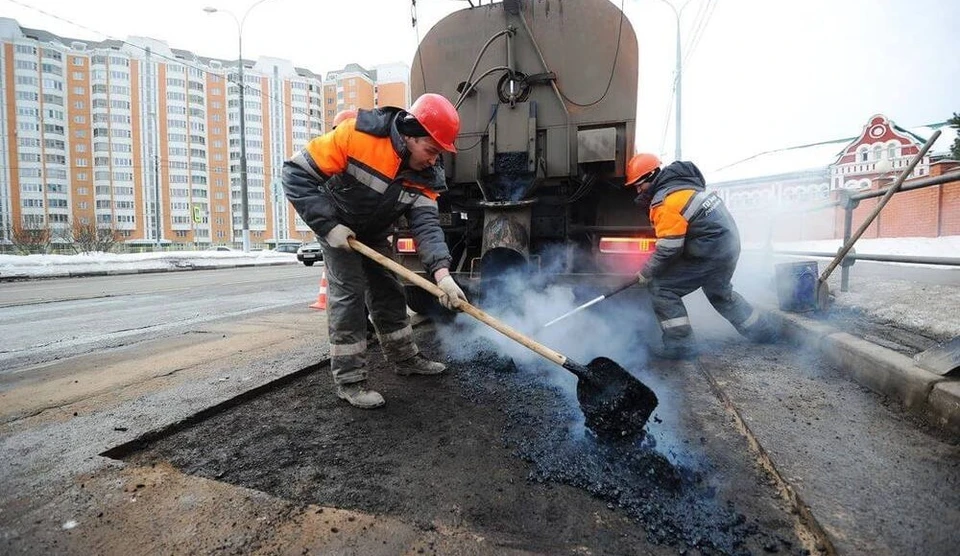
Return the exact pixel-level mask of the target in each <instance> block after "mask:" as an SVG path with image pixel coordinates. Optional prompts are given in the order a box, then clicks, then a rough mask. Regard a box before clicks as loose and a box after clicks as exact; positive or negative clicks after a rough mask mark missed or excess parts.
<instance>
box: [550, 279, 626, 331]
mask: <svg viewBox="0 0 960 556" xmlns="http://www.w3.org/2000/svg"><path fill="white" fill-rule="evenodd" d="M636 283H637V279H636V278H632V279H631V280H630V281H629V282H627V283H626V284H623V285H622V286H617V288H616V289H615V290H611V291H608V292H607V293H605V294H603V295H601V296H597V297H594V298H593V299H591V300H590V301H587V302H586V303H584V304H583V305H581V306H579V307H577V308H576V309H574V310H572V311H569V312H566V313H564V314H562V315H560V316H559V317H557V318H555V319H553V320H552V321H550V322H548V323H547V324H544V325H543V326H541V327H540V330H543V329H544V328H546V327H548V326H550V325H552V324H556V323H558V322H560V321H562V320H563V319H565V318H567V317H569V316H570V315H574V314H576V313H579V312H580V311H582V310H584V309H586V308H587V307H590V306H591V305H595V304H597V303H600V302H601V301H603V300H604V299H606V298H608V297H613V296H615V295H617V294H618V293H620V292H622V291H623V290H625V289H627V288H629V287H630V286H633V285H635V284H636ZM540 330H538V332H539V331H540Z"/></svg>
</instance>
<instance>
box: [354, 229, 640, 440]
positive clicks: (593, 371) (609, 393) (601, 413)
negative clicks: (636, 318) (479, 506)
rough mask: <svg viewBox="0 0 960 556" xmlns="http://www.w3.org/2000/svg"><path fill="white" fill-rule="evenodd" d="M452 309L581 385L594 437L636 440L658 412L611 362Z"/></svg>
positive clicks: (409, 275)
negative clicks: (580, 356) (583, 357)
mask: <svg viewBox="0 0 960 556" xmlns="http://www.w3.org/2000/svg"><path fill="white" fill-rule="evenodd" d="M347 241H348V242H349V243H350V247H352V248H353V250H354V251H356V252H358V253H360V254H361V255H363V256H365V257H368V258H370V259H372V260H373V261H374V262H376V263H378V264H380V265H381V266H383V267H385V268H387V269H389V270H392V271H393V272H395V273H397V274H398V275H400V276H401V277H403V278H405V279H407V280H409V281H410V282H413V283H414V284H416V285H417V286H419V287H421V288H423V289H424V290H426V291H428V292H429V293H431V294H432V295H434V296H436V297H438V298H439V297H442V296H443V295H444V294H443V291H442V290H441V289H440V288H439V287H438V286H437V285H436V284H434V283H433V282H430V281H428V280H427V279H425V278H423V277H422V276H419V275H417V274H416V273H415V272H413V271H411V270H409V269H407V268H405V267H403V266H402V265H401V264H399V263H397V262H396V261H394V260H392V259H390V258H388V257H385V256H383V255H381V254H380V253H377V252H376V251H374V250H373V249H371V248H369V247H367V246H366V245H364V244H363V243H360V242H359V241H357V240H356V239H354V238H349V239H348V240H347ZM454 303H455V305H456V308H457V309H459V310H460V311H463V312H464V313H467V314H468V315H470V316H472V317H474V318H475V319H477V320H479V321H480V322H482V323H484V324H486V325H487V326H490V327H491V328H493V329H494V330H496V331H498V332H500V333H501V334H503V335H504V336H506V337H508V338H510V339H511V340H514V341H515V342H517V343H519V344H521V345H523V346H524V347H526V348H528V349H530V350H532V351H534V352H536V353H538V354H539V355H541V356H543V357H545V358H546V359H549V360H550V361H553V362H554V363H556V364H557V365H560V366H561V367H563V368H564V369H566V370H568V371H570V372H571V373H573V374H574V375H576V376H577V378H578V379H579V380H578V381H577V401H579V402H580V409H581V410H582V411H583V415H584V420H585V424H586V426H587V428H589V429H590V430H591V431H593V432H594V433H595V434H596V435H597V436H598V437H601V438H605V439H617V438H623V437H628V436H634V435H637V434H639V433H641V432H642V431H643V427H644V425H645V424H646V423H647V419H649V418H650V415H651V414H652V413H653V410H654V409H655V408H656V407H657V395H656V394H654V393H653V390H651V389H650V388H648V387H647V385H645V384H644V383H642V382H640V381H639V380H637V379H636V378H635V377H634V376H633V375H631V374H630V373H628V372H627V370H626V369H624V368H623V367H621V366H620V365H618V364H617V363H616V362H615V361H613V360H611V359H607V358H606V357H597V358H596V359H594V360H593V361H591V362H590V363H589V364H587V365H582V364H580V363H577V362H576V361H574V360H572V359H570V358H569V357H566V356H565V355H563V354H561V353H559V352H556V351H554V350H552V349H550V348H548V347H547V346H544V345H542V344H540V343H538V342H536V341H534V340H533V339H531V338H528V337H526V336H524V335H523V334H521V333H519V332H517V331H516V330H514V329H513V328H511V327H509V326H507V325H506V324H504V323H502V322H500V321H498V320H497V319H495V318H493V317H492V316H490V315H488V314H487V313H485V312H484V311H482V310H481V309H478V308H477V307H474V306H473V305H471V304H470V303H467V302H466V301H462V300H454Z"/></svg>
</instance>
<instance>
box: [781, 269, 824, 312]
mask: <svg viewBox="0 0 960 556" xmlns="http://www.w3.org/2000/svg"><path fill="white" fill-rule="evenodd" d="M775 268H776V276H777V298H778V299H779V301H780V309H781V310H783V311H790V312H793V313H805V312H808V311H815V310H816V309H817V279H818V278H819V276H820V271H819V270H818V269H817V261H800V262H795V263H781V264H778V265H776V267H775Z"/></svg>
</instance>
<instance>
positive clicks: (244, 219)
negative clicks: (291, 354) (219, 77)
mask: <svg viewBox="0 0 960 556" xmlns="http://www.w3.org/2000/svg"><path fill="white" fill-rule="evenodd" d="M266 1H267V0H260V1H259V2H257V3H255V4H253V5H252V6H250V7H249V8H247V11H245V12H244V13H243V17H241V18H237V16H236V14H234V13H233V12H231V11H229V10H221V9H218V8H214V7H211V6H207V7H205V8H203V11H205V12H207V13H208V14H214V13H217V12H220V13H225V14H227V15H229V16H230V17H232V18H233V20H234V22H236V24H237V72H238V77H239V80H240V221H241V226H242V227H243V232H242V233H243V252H244V253H249V252H250V202H249V195H248V189H247V119H246V114H245V112H244V110H245V106H244V104H245V103H244V97H243V93H244V90H245V89H246V88H247V84H246V83H245V82H244V80H243V24H244V22H245V21H246V20H247V16H248V15H249V14H250V11H251V10H252V9H254V8H256V7H257V6H259V5H260V4H263V3H264V2H266Z"/></svg>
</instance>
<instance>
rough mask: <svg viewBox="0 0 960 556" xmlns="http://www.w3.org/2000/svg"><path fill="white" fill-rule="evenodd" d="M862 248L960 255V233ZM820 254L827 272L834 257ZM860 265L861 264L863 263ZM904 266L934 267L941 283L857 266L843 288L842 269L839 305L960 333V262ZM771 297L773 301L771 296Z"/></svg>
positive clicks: (780, 246) (803, 246)
mask: <svg viewBox="0 0 960 556" xmlns="http://www.w3.org/2000/svg"><path fill="white" fill-rule="evenodd" d="M763 247H764V246H763V245H760V244H745V245H744V249H745V250H747V249H754V250H756V251H760V250H762V248H763ZM840 247H842V242H841V241H840V240H839V239H836V240H820V241H803V242H790V243H774V244H773V250H774V251H805V252H816V253H836V252H837V250H838V249H840ZM856 252H857V253H859V254H871V255H908V256H910V255H912V256H922V257H948V258H954V257H955V258H957V259H960V236H946V237H939V238H928V237H914V238H880V239H861V240H859V241H858V242H857V243H856ZM803 258H804V259H815V260H818V262H819V267H820V271H821V272H822V271H823V270H824V269H825V268H826V266H827V264H829V261H830V259H828V258H818V257H810V256H804V257H803ZM858 264H860V263H858ZM897 267H899V268H903V267H909V268H910V269H911V270H912V271H921V270H922V269H929V271H930V272H931V273H938V276H940V277H941V279H940V281H939V282H940V283H918V282H917V281H915V280H911V279H909V277H908V276H906V274H907V273H906V272H905V273H904V274H905V275H904V276H903V277H902V278H901V277H897V276H891V277H883V278H878V277H877V276H876V274H875V273H871V272H866V271H860V270H859V269H858V267H857V266H856V265H855V266H854V267H853V268H852V269H851V272H850V285H849V286H850V287H849V291H846V292H842V291H840V277H841V272H840V269H839V268H838V269H836V270H835V271H834V272H833V274H831V276H830V278H829V279H828V281H827V282H828V285H829V286H830V291H831V293H833V295H834V305H835V306H836V307H838V308H844V309H857V310H859V311H862V312H863V313H864V314H865V315H867V316H868V317H869V318H870V319H871V320H873V321H876V322H878V323H884V324H887V323H889V324H892V325H895V326H897V327H899V328H902V329H906V330H912V331H916V332H918V333H921V334H923V335H925V336H932V337H938V338H952V337H955V336H960V267H950V266H933V265H920V264H905V263H899V264H898V265H897ZM768 301H769V300H768Z"/></svg>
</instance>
